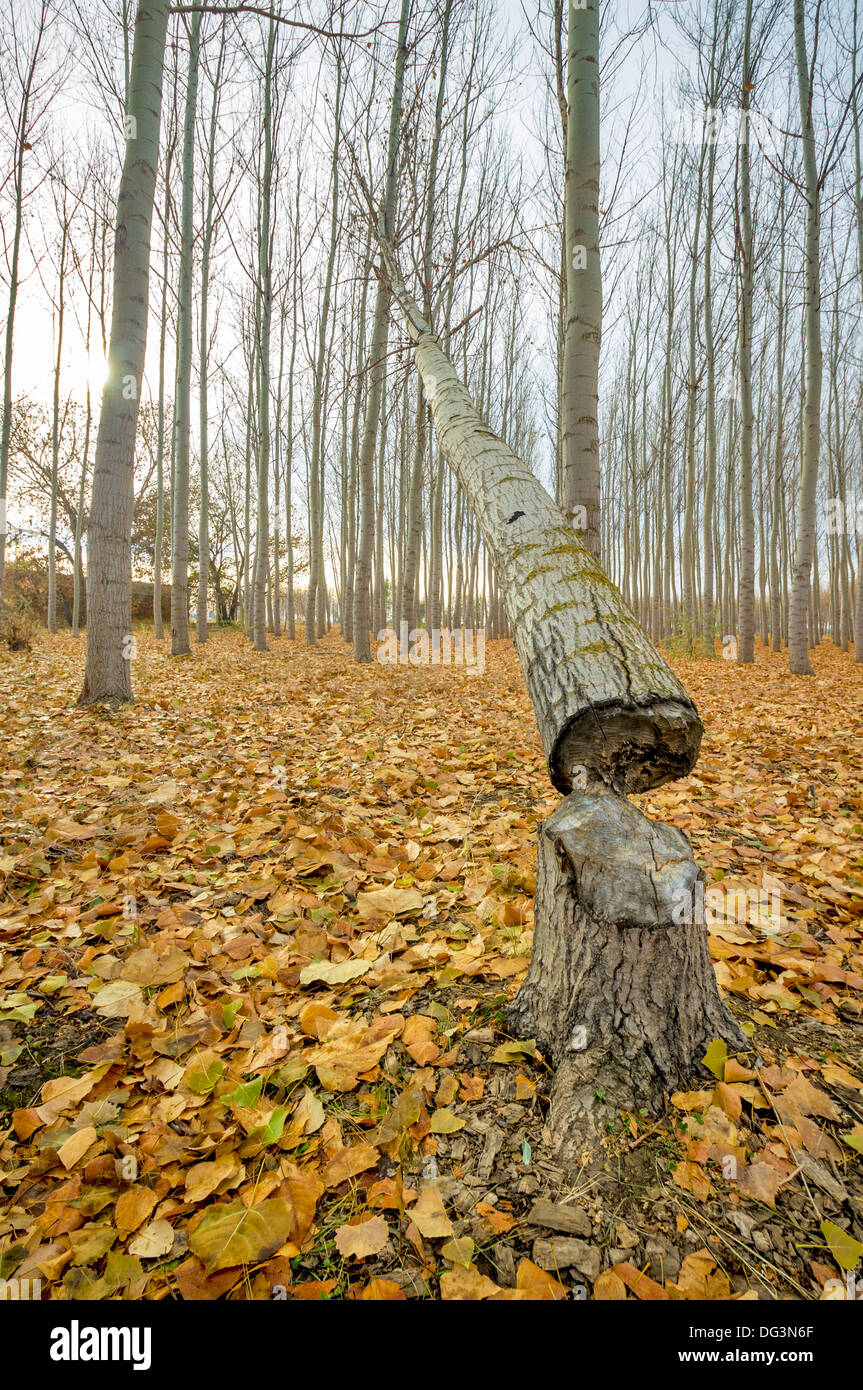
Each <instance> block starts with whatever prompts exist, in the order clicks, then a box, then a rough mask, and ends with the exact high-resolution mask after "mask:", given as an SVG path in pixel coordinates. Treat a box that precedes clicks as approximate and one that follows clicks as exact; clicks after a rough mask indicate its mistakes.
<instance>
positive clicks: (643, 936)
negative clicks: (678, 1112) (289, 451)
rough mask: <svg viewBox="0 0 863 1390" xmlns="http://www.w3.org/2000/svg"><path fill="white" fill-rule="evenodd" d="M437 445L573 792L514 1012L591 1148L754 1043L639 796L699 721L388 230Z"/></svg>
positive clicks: (554, 757) (696, 735)
mask: <svg viewBox="0 0 863 1390" xmlns="http://www.w3.org/2000/svg"><path fill="white" fill-rule="evenodd" d="M378 240H379V244H380V247H381V252H382V256H383V260H384V266H385V273H386V274H387V276H388V277H389V280H390V284H391V288H392V291H393V296H394V298H395V300H396V301H397V303H398V304H399V306H400V307H401V309H402V311H403V313H404V315H405V318H406V319H407V323H408V327H409V331H410V334H411V337H412V338H413V340H414V343H415V345H416V362H417V366H418V368H419V371H420V375H421V377H422V380H423V384H424V386H425V391H426V395H427V397H428V400H429V404H430V408H431V413H432V420H433V422H434V427H435V432H436V434H437V437H438V442H439V444H440V447H441V452H442V453H443V456H444V458H445V459H446V461H447V463H448V464H449V466H450V467H451V468H452V470H453V472H454V473H455V475H456V477H457V479H458V481H459V483H460V484H461V486H462V487H463V488H464V491H465V493H466V495H467V497H468V499H469V501H470V503H471V506H472V508H473V510H474V513H475V515H476V517H477V520H478V523H479V526H480V529H481V531H482V535H483V539H484V541H485V544H486V546H487V547H488V550H489V552H490V553H491V556H492V559H493V562H494V566H495V571H496V574H497V578H498V583H499V585H500V588H501V591H502V593H503V595H504V602H505V605H506V610H507V613H508V615H509V620H510V623H511V624H512V629H513V632H514V635H515V642H516V647H517V649H518V653H519V657H520V658H521V663H522V667H523V670H524V673H525V678H526V681H527V688H528V692H529V694H530V697H531V701H532V702H533V707H534V710H535V712H536V719H537V725H538V727H539V732H540V736H541V738H542V742H543V747H544V749H545V752H546V756H547V759H548V769H549V776H550V778H551V781H552V782H553V784H554V786H555V787H557V788H558V789H559V790H560V791H561V792H563V794H564V801H563V802H562V804H561V805H560V807H559V808H558V809H557V810H556V811H555V812H554V814H553V815H551V816H549V818H548V820H546V821H544V822H543V824H542V825H540V827H539V832H538V850H537V890H536V910H535V929H534V944H533V954H532V957H531V963H530V969H529V972H528V975H527V979H526V980H525V982H524V984H523V985H522V987H521V989H520V990H519V993H518V995H517V997H516V999H515V1000H514V1002H513V1003H512V1005H511V1006H510V1009H509V1011H508V1019H509V1026H510V1028H511V1029H512V1031H513V1033H515V1034H516V1035H517V1036H519V1037H535V1038H536V1040H537V1042H538V1044H539V1046H540V1048H541V1049H542V1051H543V1053H544V1054H545V1055H546V1056H547V1057H548V1058H549V1059H550V1061H551V1062H552V1063H553V1064H554V1066H555V1067H556V1073H555V1080H554V1085H553V1088H552V1105H551V1114H550V1127H551V1132H552V1136H553V1138H554V1140H555V1142H556V1144H557V1145H558V1147H559V1148H560V1149H562V1150H563V1151H564V1152H567V1151H568V1152H570V1153H574V1152H578V1151H579V1150H580V1149H582V1148H583V1146H584V1144H585V1141H588V1142H589V1141H590V1140H591V1139H595V1138H596V1137H597V1135H599V1134H601V1133H602V1132H603V1130H604V1126H605V1121H606V1118H607V1117H608V1116H609V1115H614V1114H616V1112H619V1111H620V1110H632V1109H635V1108H641V1107H644V1106H647V1107H651V1108H652V1107H654V1106H655V1105H656V1103H657V1102H658V1101H659V1100H660V1098H661V1096H662V1094H663V1092H664V1091H666V1090H668V1089H669V1088H671V1087H675V1086H678V1085H681V1084H685V1083H686V1081H687V1079H688V1078H690V1077H691V1076H692V1075H693V1073H694V1072H696V1071H697V1070H698V1069H699V1067H700V1064H701V1060H702V1058H703V1055H704V1052H705V1050H706V1048H707V1045H708V1044H709V1043H710V1042H711V1041H712V1040H713V1039H714V1038H724V1039H725V1040H726V1042H728V1043H729V1044H730V1045H731V1046H732V1047H738V1048H742V1047H745V1046H746V1039H745V1037H744V1036H743V1034H742V1032H741V1031H740V1029H739V1028H738V1026H737V1024H736V1023H735V1021H734V1018H733V1017H732V1015H731V1013H730V1012H729V1010H728V1009H727V1007H726V1006H725V1004H724V1003H723V1002H722V1000H721V998H720V996H719V990H718V987H717V983H716V976H715V974H714V971H713V966H712V963H711V960H710V953H709V950H708V944H707V933H706V930H705V927H704V923H703V921H699V920H697V916H696V912H695V904H696V903H697V902H698V901H699V897H698V895H697V894H696V892H695V889H696V885H697V884H698V882H699V879H700V878H701V874H700V871H699V869H698V867H697V865H696V864H695V861H694V859H693V856H692V850H691V847H690V845H689V841H688V840H687V838H686V836H685V835H684V834H683V833H682V831H679V830H675V829H673V828H672V827H671V826H667V825H662V824H659V823H656V822H653V821H650V820H648V818H647V817H646V816H644V815H643V814H642V813H641V811H639V810H638V809H637V807H635V806H634V805H633V804H632V803H631V802H630V801H628V800H627V797H626V793H628V792H639V791H645V790H647V789H648V788H651V787H657V786H660V785H661V784H662V783H663V782H667V781H669V780H671V779H672V778H675V777H681V776H684V775H685V774H686V773H687V772H689V770H690V769H691V768H692V767H693V765H694V764H695V761H696V759H697V757H698V752H699V747H700V744H701V734H702V726H701V721H700V719H699V717H698V712H697V710H696V708H695V706H694V704H693V702H692V700H691V699H690V698H689V696H688V695H687V693H686V691H685V689H684V688H683V686H682V685H681V683H680V681H679V680H678V679H677V677H676V676H675V675H674V673H673V671H672V670H671V669H670V667H669V666H668V665H667V664H666V662H665V661H664V660H663V658H662V657H661V656H660V654H659V652H657V651H656V649H655V647H654V646H653V644H652V643H651V641H650V639H649V638H648V636H647V634H646V633H645V632H644V631H643V629H642V628H641V627H640V626H639V624H638V622H637V621H636V619H635V617H634V616H633V614H632V613H631V611H630V610H629V608H628V607H627V605H626V603H625V602H624V600H623V598H622V596H621V595H620V593H619V591H618V590H617V589H616V588H615V586H614V585H613V584H612V583H611V581H610V580H609V579H608V578H607V576H606V575H605V574H604V572H603V571H602V569H601V568H600V566H599V565H598V564H597V563H596V561H595V559H594V558H593V556H592V555H591V554H590V553H589V552H588V550H587V549H586V548H585V546H584V545H583V544H582V543H581V539H580V537H579V536H578V534H577V533H576V532H575V531H574V530H573V529H572V528H571V526H570V525H569V524H568V521H567V518H566V517H565V516H564V515H563V513H562V512H561V510H560V508H559V507H557V506H556V504H555V503H554V501H553V500H552V498H551V497H549V495H548V493H547V492H546V491H545V489H544V488H543V487H542V485H541V483H540V482H539V480H538V479H537V478H536V477H535V476H534V475H533V474H532V473H531V471H530V469H529V468H527V467H526V466H525V464H524V463H523V462H522V461H521V459H519V458H518V457H517V455H516V454H514V453H513V451H512V450H511V449H510V448H509V446H508V445H507V444H506V443H505V442H504V441H503V440H502V439H499V438H498V437H497V436H496V435H495V434H494V433H493V432H492V431H491V430H490V429H489V427H488V425H487V424H486V423H485V421H484V420H483V419H482V417H481V416H480V414H479V412H478V411H477V409H476V407H475V406H474V404H473V401H472V400H471V398H470V395H469V393H468V391H467V389H466V388H465V386H464V385H463V384H462V382H461V381H460V380H459V378H458V374H457V373H456V371H455V368H454V367H453V366H452V363H451V362H450V361H449V359H448V358H447V357H446V355H445V354H444V352H443V351H442V349H441V347H440V344H439V343H438V341H437V339H436V338H435V336H434V334H433V333H432V332H431V329H430V327H429V325H428V324H427V323H426V322H425V320H424V319H423V317H422V315H421V313H420V311H419V309H418V308H417V305H416V303H415V301H414V300H413V298H412V297H411V295H410V294H409V293H408V291H407V290H406V288H405V285H404V282H403V280H402V278H401V275H400V273H399V269H398V265H397V263H396V259H395V256H394V253H393V250H392V247H391V246H389V244H388V243H387V241H386V239H385V238H384V237H383V236H382V235H380V233H379V234H378Z"/></svg>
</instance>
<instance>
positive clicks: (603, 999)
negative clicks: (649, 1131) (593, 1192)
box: [507, 783, 748, 1152]
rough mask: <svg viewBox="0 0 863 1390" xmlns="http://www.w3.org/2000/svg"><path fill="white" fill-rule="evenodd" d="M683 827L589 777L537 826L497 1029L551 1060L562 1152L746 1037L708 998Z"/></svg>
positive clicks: (714, 993)
mask: <svg viewBox="0 0 863 1390" xmlns="http://www.w3.org/2000/svg"><path fill="white" fill-rule="evenodd" d="M702 879H703V875H702V873H701V871H700V870H699V868H698V866H697V865H696V863H695V860H694V859H693V856H692V849H691V846H690V844H689V841H688V840H687V838H686V836H685V835H684V834H683V832H682V831H680V830H676V829H674V827H672V826H669V825H664V824H662V823H661V822H657V821H651V820H649V819H648V818H647V817H646V816H645V815H643V814H642V812H641V811H640V810H638V808H637V807H636V806H634V805H633V804H632V803H631V802H630V801H628V800H627V799H626V797H624V796H621V795H620V794H618V793H617V792H615V791H614V790H612V789H611V788H610V787H608V786H605V785H604V784H602V783H597V784H595V785H594V786H592V787H591V788H589V789H588V790H587V791H586V792H584V793H577V792H576V793H572V794H571V795H570V796H567V797H566V798H565V799H564V800H563V802H562V803H561V805H560V806H559V807H558V808H557V810H556V811H555V812H554V813H553V814H552V815H551V816H549V817H548V819H547V820H545V821H543V822H542V824H541V825H540V826H539V829H538V832H537V878H536V906H535V928H534V941H533V953H532V955H531V962H530V969H529V971H528V974H527V978H526V979H525V981H524V984H523V985H522V987H521V989H520V990H519V992H518V994H517V996H516V998H515V1000H514V1001H513V1003H512V1004H511V1005H510V1007H509V1010H508V1015H507V1022H508V1026H509V1027H510V1029H511V1030H512V1032H513V1033H514V1034H516V1036H518V1037H534V1038H536V1041H537V1044H538V1046H539V1047H540V1049H541V1050H542V1052H543V1053H544V1055H545V1056H546V1057H547V1058H548V1059H549V1061H550V1062H551V1063H552V1064H553V1065H554V1067H555V1068H556V1075H555V1080H554V1084H553V1087H552V1106H551V1115H550V1120H549V1123H550V1128H551V1132H552V1135H553V1137H554V1139H555V1142H556V1143H557V1144H558V1145H559V1146H560V1147H561V1148H562V1149H563V1150H566V1151H570V1152H572V1151H574V1150H576V1149H577V1148H578V1147H579V1146H581V1145H583V1144H584V1143H585V1142H587V1143H590V1141H593V1140H596V1139H597V1138H598V1137H599V1136H600V1135H601V1134H602V1133H603V1132H604V1131H605V1124H606V1121H607V1120H608V1119H609V1118H617V1117H618V1116H619V1112H620V1110H634V1109H639V1108H642V1107H647V1108H649V1109H654V1108H655V1106H656V1105H657V1104H658V1103H659V1102H660V1100H661V1097H662V1094H663V1092H665V1091H667V1090H669V1089H672V1088H675V1087H679V1086H685V1085H686V1083H687V1081H688V1080H689V1079H690V1078H691V1076H692V1075H693V1073H694V1072H696V1071H698V1069H699V1067H700V1064H701V1060H702V1058H703V1056H704V1052H705V1050H706V1048H707V1046H708V1044H709V1043H710V1042H711V1041H712V1040H713V1039H714V1038H724V1039H725V1041H726V1042H727V1043H728V1044H729V1045H730V1046H732V1047H738V1048H745V1047H746V1046H747V1045H748V1044H747V1041H746V1038H745V1036H744V1035H743V1033H742V1032H741V1031H740V1029H739V1027H738V1025H737V1023H736V1022H735V1020H734V1018H733V1017H732V1015H731V1013H730V1012H729V1010H728V1008H727V1007H726V1005H725V1004H724V1003H723V1002H722V1000H721V999H720V997H719V990H718V987H717V984H716V976H715V974H714V971H713V965H712V962H711V960H710V953H709V950H708V944H707V932H706V929H705V927H704V924H703V921H701V922H699V921H698V904H699V901H700V895H699V894H698V892H697V891H696V890H697V886H698V883H699V881H700V880H702Z"/></svg>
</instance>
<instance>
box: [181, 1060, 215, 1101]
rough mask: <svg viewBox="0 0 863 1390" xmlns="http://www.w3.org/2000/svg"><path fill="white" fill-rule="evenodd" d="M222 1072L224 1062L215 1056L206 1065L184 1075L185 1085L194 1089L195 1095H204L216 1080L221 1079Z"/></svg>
mask: <svg viewBox="0 0 863 1390" xmlns="http://www.w3.org/2000/svg"><path fill="white" fill-rule="evenodd" d="M224 1072H225V1064H224V1062H220V1061H219V1060H218V1058H215V1059H214V1060H213V1061H212V1062H210V1063H209V1065H208V1066H206V1067H200V1068H199V1069H198V1071H193V1072H190V1073H189V1075H188V1076H187V1077H186V1085H187V1087H188V1088H189V1090H190V1091H194V1093H195V1095H197V1096H205V1095H206V1094H207V1092H208V1091H212V1089H213V1087H214V1086H215V1084H216V1082H217V1081H219V1080H221V1078H222V1076H223V1075H224Z"/></svg>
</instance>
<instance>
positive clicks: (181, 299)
mask: <svg viewBox="0 0 863 1390" xmlns="http://www.w3.org/2000/svg"><path fill="white" fill-rule="evenodd" d="M200 51H201V13H200V11H199V10H198V11H196V12H195V13H194V14H193V15H192V19H191V23H190V24H189V70H188V75H187V79H186V109H185V113H184V117H183V195H182V206H181V210H180V290H179V295H178V305H177V394H176V400H175V402H174V481H173V488H172V492H171V655H172V656H185V655H186V654H187V653H189V652H190V651H191V650H192V647H191V643H190V640H189V453H190V444H191V423H192V422H191V393H192V270H193V243H194V210H195V112H196V110H197V105H198V62H199V57H200Z"/></svg>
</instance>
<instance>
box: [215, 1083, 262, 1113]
mask: <svg viewBox="0 0 863 1390" xmlns="http://www.w3.org/2000/svg"><path fill="white" fill-rule="evenodd" d="M263 1085H264V1078H263V1077H262V1076H256V1077H255V1079H254V1081H244V1082H242V1084H241V1085H239V1086H238V1087H237V1088H236V1090H234V1091H232V1092H231V1094H230V1095H229V1096H222V1100H223V1101H225V1102H226V1104H228V1105H234V1106H243V1107H244V1108H245V1109H247V1110H251V1109H252V1108H253V1107H254V1106H256V1105H257V1103H258V1101H259V1100H260V1099H261V1090H262V1087H263Z"/></svg>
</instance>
